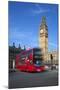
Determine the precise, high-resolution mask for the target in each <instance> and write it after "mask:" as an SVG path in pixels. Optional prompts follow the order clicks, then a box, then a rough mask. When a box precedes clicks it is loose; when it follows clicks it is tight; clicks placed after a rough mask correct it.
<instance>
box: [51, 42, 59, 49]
mask: <svg viewBox="0 0 60 90" xmlns="http://www.w3.org/2000/svg"><path fill="white" fill-rule="evenodd" d="M49 46H52V47H56V48H57V45H56V44H55V43H52V42H49Z"/></svg>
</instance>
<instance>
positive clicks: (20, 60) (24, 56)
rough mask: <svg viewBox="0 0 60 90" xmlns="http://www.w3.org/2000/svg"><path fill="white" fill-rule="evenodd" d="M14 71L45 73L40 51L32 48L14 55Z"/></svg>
mask: <svg viewBox="0 0 60 90" xmlns="http://www.w3.org/2000/svg"><path fill="white" fill-rule="evenodd" d="M16 69H17V70H20V71H27V72H42V71H45V65H44V64H43V55H42V51H41V49H40V48H33V49H29V50H24V51H21V53H20V54H18V55H16Z"/></svg>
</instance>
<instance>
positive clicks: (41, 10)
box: [32, 4, 49, 14]
mask: <svg viewBox="0 0 60 90" xmlns="http://www.w3.org/2000/svg"><path fill="white" fill-rule="evenodd" d="M45 12H49V9H44V8H43V7H40V5H39V4H35V8H34V9H32V13H33V14H41V13H45Z"/></svg>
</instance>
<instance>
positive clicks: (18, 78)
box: [9, 70, 58, 88]
mask: <svg viewBox="0 0 60 90" xmlns="http://www.w3.org/2000/svg"><path fill="white" fill-rule="evenodd" d="M56 85H58V71H57V70H52V71H51V70H50V71H46V72H40V73H28V72H12V73H10V74H9V88H26V87H41V86H56Z"/></svg>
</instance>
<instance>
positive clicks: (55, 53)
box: [39, 16, 58, 64]
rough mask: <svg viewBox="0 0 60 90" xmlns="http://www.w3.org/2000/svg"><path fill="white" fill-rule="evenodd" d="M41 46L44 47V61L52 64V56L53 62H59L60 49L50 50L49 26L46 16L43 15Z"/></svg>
mask: <svg viewBox="0 0 60 90" xmlns="http://www.w3.org/2000/svg"><path fill="white" fill-rule="evenodd" d="M39 47H40V48H41V49H42V53H43V59H44V63H47V64H51V56H52V63H53V64H58V51H57V50H53V51H51V52H49V51H48V26H47V24H46V17H44V16H43V17H42V21H41V25H40V29H39Z"/></svg>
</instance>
